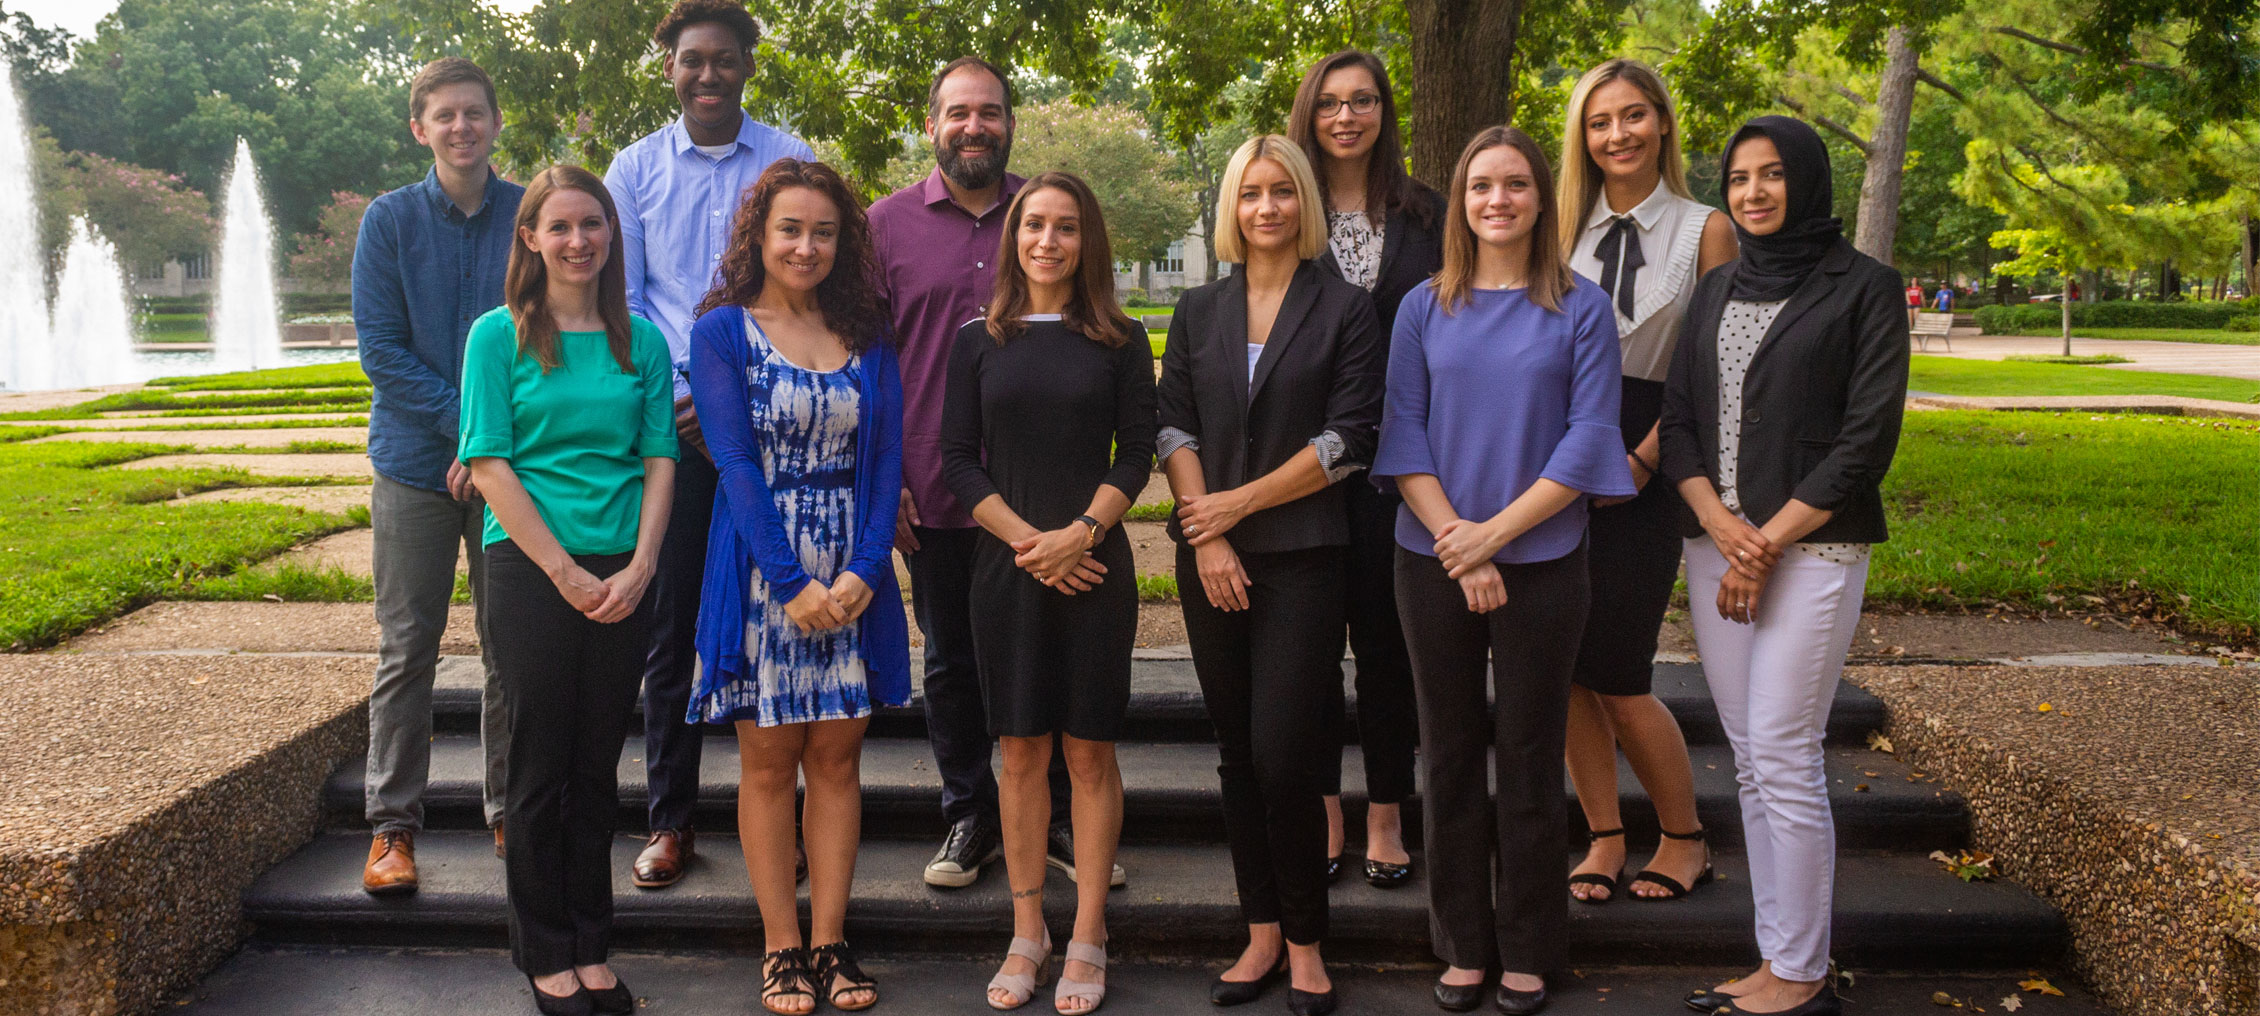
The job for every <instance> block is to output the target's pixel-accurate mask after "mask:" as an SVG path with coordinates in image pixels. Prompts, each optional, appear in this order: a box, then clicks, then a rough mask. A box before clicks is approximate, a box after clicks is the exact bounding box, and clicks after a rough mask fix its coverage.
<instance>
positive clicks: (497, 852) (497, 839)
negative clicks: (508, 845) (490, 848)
mask: <svg viewBox="0 0 2260 1016" xmlns="http://www.w3.org/2000/svg"><path fill="white" fill-rule="evenodd" d="M494 856H496V857H501V856H502V826H501V825H500V824H499V823H498V824H496V825H495V827H494Z"/></svg>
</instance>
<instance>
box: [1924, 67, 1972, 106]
mask: <svg viewBox="0 0 2260 1016" xmlns="http://www.w3.org/2000/svg"><path fill="white" fill-rule="evenodd" d="M1915 80H1917V81H1920V82H1922V83H1923V84H1926V85H1929V86H1930V87H1932V88H1935V89H1938V90H1939V91H1941V92H1944V93H1946V97H1947V98H1950V99H1953V100H1954V101H1955V102H1959V103H1961V104H1962V105H1965V106H1967V105H1969V104H1970V99H1969V96H1966V95H1963V94H1962V90H1961V89H1959V88H1956V87H1954V86H1953V85H1949V84H1947V83H1946V82H1945V80H1944V79H1941V78H1940V77H1939V76H1938V75H1936V74H1932V73H1931V72H1929V71H1926V70H1924V69H1922V68H1920V67H1917V68H1915Z"/></svg>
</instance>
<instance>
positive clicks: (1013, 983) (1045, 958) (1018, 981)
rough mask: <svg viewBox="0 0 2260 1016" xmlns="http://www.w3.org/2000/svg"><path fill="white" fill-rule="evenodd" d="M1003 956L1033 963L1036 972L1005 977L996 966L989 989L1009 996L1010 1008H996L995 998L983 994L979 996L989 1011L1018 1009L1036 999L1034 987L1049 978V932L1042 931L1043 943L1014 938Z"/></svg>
mask: <svg viewBox="0 0 2260 1016" xmlns="http://www.w3.org/2000/svg"><path fill="white" fill-rule="evenodd" d="M1005 956H1006V958H1007V960H1009V959H1010V958H1011V957H1014V956H1018V957H1021V958H1022V959H1025V960H1027V961H1028V962H1030V963H1034V964H1035V965H1036V972H1035V973H1033V974H1008V973H1005V972H1004V970H1003V969H1002V968H1001V967H1000V968H999V969H998V970H997V975H996V976H995V977H991V978H989V990H991V991H1002V992H1004V993H1005V994H1008V995H1010V996H1012V999H1013V1001H1012V1004H1011V1005H998V1004H997V1001H996V999H993V998H989V997H988V995H986V994H983V995H982V996H981V997H982V998H984V999H987V1001H988V1003H989V1008H991V1009H998V1010H1006V1009H1018V1008H1020V1007H1021V1006H1024V1005H1027V1004H1028V1002H1029V1000H1030V999H1033V998H1035V997H1036V987H1037V985H1040V984H1043V983H1044V982H1045V981H1046V980H1048V979H1049V978H1048V976H1047V974H1048V972H1049V970H1050V968H1051V961H1052V933H1051V929H1050V928H1046V929H1044V940H1043V941H1042V942H1040V943H1039V942H1036V941H1034V940H1032V939H1025V938H1021V937H1020V936H1018V935H1014V936H1013V937H1012V945H1011V946H1010V947H1008V948H1006V949H1005Z"/></svg>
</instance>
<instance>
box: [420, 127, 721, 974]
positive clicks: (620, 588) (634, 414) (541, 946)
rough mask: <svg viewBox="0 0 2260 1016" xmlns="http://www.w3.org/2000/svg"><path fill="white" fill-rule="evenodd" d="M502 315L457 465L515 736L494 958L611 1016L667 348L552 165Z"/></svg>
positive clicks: (670, 437)
mask: <svg viewBox="0 0 2260 1016" xmlns="http://www.w3.org/2000/svg"><path fill="white" fill-rule="evenodd" d="M517 233H518V243H517V244H516V245H515V246H514V247H512V248H511V251H510V270H509V273H508V275H507V276H506V278H505V281H504V284H503V297H504V299H505V300H506V301H507V304H506V306H503V307H499V308H496V309H494V310H492V311H489V312H487V314H486V316H484V317H481V318H480V319H479V320H478V321H477V322H476V323H475V324H473V325H472V326H471V334H470V337H469V339H468V340H467V341H466V342H465V344H464V351H463V396H462V398H463V420H462V429H461V433H462V437H461V446H460V448H459V450H458V454H457V457H458V458H460V459H462V460H463V461H464V462H467V463H470V465H471V475H472V477H473V479H474V480H476V482H477V483H478V487H479V491H480V493H482V494H484V495H486V501H487V517H486V552H487V587H486V589H485V590H484V593H485V596H486V598H487V603H488V607H489V611H490V613H489V614H488V615H487V616H488V617H490V618H492V621H491V622H490V623H489V625H488V629H489V630H488V631H487V632H486V633H485V637H486V639H487V641H488V643H489V644H490V647H491V649H492V651H493V654H494V663H495V668H496V669H497V670H498V671H499V672H500V673H501V677H502V687H503V695H504V698H505V699H506V700H507V701H506V703H505V708H506V710H507V712H508V715H509V717H510V729H511V732H512V737H511V744H510V753H509V757H508V769H507V774H506V775H505V777H504V788H505V789H504V795H503V796H504V805H503V816H504V818H503V821H504V823H505V825H507V826H508V828H509V829H510V849H509V852H508V854H507V856H506V857H505V859H504V871H505V880H506V884H507V886H508V888H509V893H510V951H511V958H512V960H513V961H515V962H516V963H517V965H518V969H520V970H522V971H524V972H525V974H526V978H527V980H528V981H530V982H531V983H532V985H533V989H534V1005H535V1008H536V1009H537V1010H538V1011H540V1012H543V1013H562V1014H571V1016H585V1014H588V1013H592V1012H601V1013H628V1012H633V1011H634V1009H635V996H633V995H632V994H630V993H629V991H628V988H627V985H625V984H622V983H621V982H620V979H619V978H618V977H615V976H613V973H612V971H611V969H610V968H609V967H607V966H606V963H605V956H606V938H607V936H608V934H609V931H610V926H611V923H612V826H613V816H614V815H615V814H617V813H618V811H619V801H618V798H617V793H618V786H617V784H618V780H617V777H616V775H615V774H616V773H617V771H618V768H619V763H620V745H621V742H622V741H624V740H625V739H626V738H627V734H628V718H629V715H630V713H631V712H632V711H633V709H634V706H635V700H636V689H637V685H638V683H639V682H640V680H641V677H642V674H643V660H644V652H645V649H646V648H647V646H648V644H649V641H650V632H651V611H650V608H649V607H647V606H645V605H644V603H643V594H644V587H645V586H646V585H647V584H648V583H649V582H650V581H651V573H652V567H653V564H654V561H655V560H656V559H657V557H658V555H659V543H660V539H661V537H663V536H664V535H665V534H666V531H667V508H668V502H669V500H670V499H671V496H672V494H673V493H674V488H675V455H676V451H675V420H674V378H673V373H672V370H671V368H670V367H669V365H668V356H667V340H666V339H665V338H664V337H662V336H661V335H660V332H659V329H658V328H656V327H654V326H653V325H652V324H651V322H649V321H646V320H644V319H642V318H639V317H634V316H632V315H630V314H629V313H628V297H627V282H626V276H625V273H624V272H623V270H622V261H623V259H622V257H621V254H620V230H619V215H618V213H617V212H616V211H615V210H614V208H613V205H612V196H611V194H610V193H609V192H607V191H606V190H605V188H604V183H603V181H601V180H598V179H597V178H596V177H595V176H594V175H593V174H591V173H589V172H588V171H586V170H583V169H579V168H577V167H573V166H558V167H555V168H552V169H546V170H543V171H542V172H541V173H540V174H538V175H536V176H535V177H534V180H533V184H532V186H529V187H527V188H526V196H525V200H524V202H523V203H521V204H520V205H519V209H518V221H517Z"/></svg>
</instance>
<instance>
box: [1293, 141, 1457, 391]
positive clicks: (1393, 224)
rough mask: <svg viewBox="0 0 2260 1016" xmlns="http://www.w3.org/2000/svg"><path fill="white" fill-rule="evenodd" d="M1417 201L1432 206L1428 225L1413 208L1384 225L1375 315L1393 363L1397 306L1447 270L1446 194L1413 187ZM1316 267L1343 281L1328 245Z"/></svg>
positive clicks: (1401, 210) (1383, 357) (1386, 355)
mask: <svg viewBox="0 0 2260 1016" xmlns="http://www.w3.org/2000/svg"><path fill="white" fill-rule="evenodd" d="M1413 200H1414V201H1417V202H1420V203H1421V204H1424V205H1426V206H1428V209H1429V212H1430V214H1429V216H1428V222H1429V224H1428V225H1425V226H1423V225H1421V223H1420V220H1419V219H1418V218H1417V217H1415V216H1414V215H1413V214H1412V212H1411V211H1410V210H1409V209H1404V208H1399V209H1397V210H1396V211H1394V212H1390V213H1389V214H1388V216H1387V217H1386V218H1384V219H1382V222H1381V272H1380V274H1379V275H1378V276H1377V277H1376V278H1375V279H1374V283H1373V313H1374V317H1375V318H1376V319H1378V320H1379V321H1380V322H1381V360H1382V363H1383V364H1384V365H1386V364H1387V363H1388V361H1389V334H1390V330H1391V329H1393V328H1395V327H1396V326H1397V305H1398V304H1401V303H1403V302H1405V294H1406V293H1410V292H1412V289H1413V287H1414V286H1417V285H1420V284H1421V283H1423V282H1426V281H1428V277H1429V276H1431V275H1434V274H1436V270H1437V269H1439V268H1442V267H1444V195H1442V194H1438V193H1436V192H1435V191H1433V190H1430V189H1428V188H1427V187H1425V186H1423V185H1421V184H1418V183H1415V184H1413ZM1316 264H1317V265H1318V266H1319V267H1320V268H1324V269H1326V272H1327V274H1329V275H1332V276H1333V277H1335V278H1337V279H1339V278H1341V277H1342V265H1341V263H1340V262H1338V261H1336V260H1334V247H1333V245H1332V244H1328V245H1327V246H1326V247H1325V248H1323V249H1321V250H1320V251H1319V252H1318V258H1317V261H1316Z"/></svg>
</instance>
